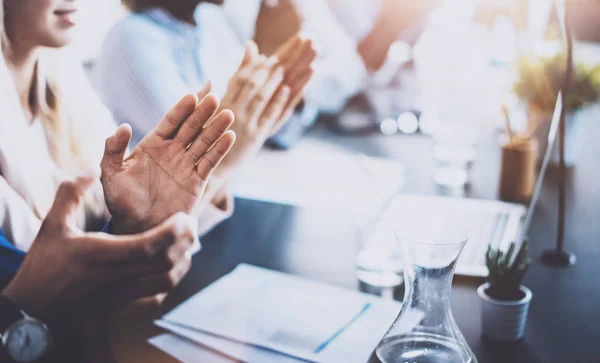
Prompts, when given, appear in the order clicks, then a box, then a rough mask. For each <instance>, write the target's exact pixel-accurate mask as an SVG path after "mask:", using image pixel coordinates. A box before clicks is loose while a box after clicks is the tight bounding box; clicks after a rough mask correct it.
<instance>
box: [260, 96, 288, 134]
mask: <svg viewBox="0 0 600 363" xmlns="http://www.w3.org/2000/svg"><path fill="white" fill-rule="evenodd" d="M289 97H290V88H289V87H288V86H283V87H280V88H279V90H277V93H276V94H275V96H274V97H273V99H272V100H271V102H270V103H269V106H268V107H267V109H266V110H265V112H264V113H263V115H262V117H261V124H260V127H261V128H266V129H268V130H271V129H272V128H273V127H274V126H275V123H277V121H279V119H280V117H281V115H283V114H284V109H285V106H286V104H287V103H288V99H289Z"/></svg>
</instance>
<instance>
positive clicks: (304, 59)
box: [286, 40, 317, 84]
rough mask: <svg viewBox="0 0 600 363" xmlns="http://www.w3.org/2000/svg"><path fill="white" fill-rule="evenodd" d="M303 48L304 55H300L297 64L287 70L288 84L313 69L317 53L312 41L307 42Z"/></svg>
mask: <svg viewBox="0 0 600 363" xmlns="http://www.w3.org/2000/svg"><path fill="white" fill-rule="evenodd" d="M303 48H304V49H303V50H302V53H300V56H299V58H298V59H297V60H296V62H295V63H294V64H293V65H291V66H290V68H288V69H287V73H286V83H288V82H289V81H288V80H292V79H297V78H299V77H301V76H302V75H303V74H304V73H305V72H306V71H308V70H309V69H310V68H311V64H312V63H313V61H314V60H315V59H316V57H317V51H316V50H315V49H314V48H313V47H312V43H311V41H310V40H309V41H307V43H306V44H305V45H304V47H303ZM288 84H289V83H288Z"/></svg>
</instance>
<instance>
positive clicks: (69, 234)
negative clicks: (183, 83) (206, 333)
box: [0, 95, 234, 362]
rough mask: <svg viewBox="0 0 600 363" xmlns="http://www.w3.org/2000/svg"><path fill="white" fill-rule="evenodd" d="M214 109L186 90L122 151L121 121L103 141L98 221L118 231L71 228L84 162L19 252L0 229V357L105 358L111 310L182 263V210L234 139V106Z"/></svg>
mask: <svg viewBox="0 0 600 363" xmlns="http://www.w3.org/2000/svg"><path fill="white" fill-rule="evenodd" d="M217 108H218V100H217V99H216V98H215V97H214V96H211V95H209V96H206V97H204V98H203V99H202V100H201V101H199V100H198V98H197V96H195V95H187V96H185V97H184V98H183V99H181V100H180V101H179V102H178V103H177V105H175V107H174V108H173V109H172V110H170V111H169V112H168V113H167V114H166V115H165V116H164V117H163V119H162V120H161V121H160V122H159V124H158V125H157V127H156V128H155V129H154V130H153V131H152V132H150V133H149V134H148V135H147V136H146V137H145V138H144V139H143V140H142V141H141V142H140V144H139V145H138V146H137V147H136V148H134V149H133V151H132V153H131V154H130V155H129V156H128V157H127V158H125V152H126V150H127V146H128V144H129V141H130V138H131V130H130V129H129V128H128V127H126V126H125V127H120V128H119V129H118V130H117V132H116V133H115V135H114V136H112V137H110V138H109V139H108V140H107V142H106V147H105V151H104V156H103V159H102V163H101V167H102V178H101V180H102V187H103V188H104V190H105V191H106V194H105V195H106V196H107V199H106V202H107V204H108V209H109V210H110V212H111V214H112V216H113V219H112V220H111V222H110V224H109V226H108V227H107V228H106V229H107V230H109V231H112V232H114V233H117V234H127V236H123V237H114V236H110V235H107V234H104V233H85V232H84V231H82V230H81V229H79V228H78V227H77V225H76V223H75V218H74V217H75V216H76V214H77V209H78V208H79V207H81V204H82V201H83V200H84V198H83V197H84V195H85V193H86V191H87V190H89V188H90V187H92V186H93V185H94V184H95V183H96V182H97V180H98V177H99V173H98V172H93V171H92V172H89V173H87V174H85V175H84V176H82V177H79V178H77V179H76V180H75V181H72V182H63V183H62V184H61V186H60V187H59V188H58V192H57V196H56V199H55V200H54V202H53V205H52V207H51V208H50V210H49V212H48V214H47V216H46V218H45V219H44V221H43V222H42V227H41V228H40V232H39V233H38V235H37V237H36V238H35V241H34V243H33V244H32V246H31V249H30V250H29V252H28V253H27V255H25V254H24V253H23V252H22V251H19V250H18V249H16V248H15V247H13V246H12V245H11V244H10V243H9V242H8V241H7V240H6V238H5V236H4V234H3V233H2V231H1V229H0V277H1V278H2V279H1V281H0V282H1V285H0V291H1V294H0V334H2V338H3V339H2V343H1V344H0V357H2V362H10V361H14V362H19V361H23V362H24V361H36V362H40V361H43V362H57V361H82V360H86V361H92V360H93V361H98V362H110V361H114V359H113V357H112V356H111V354H110V346H109V345H108V328H109V326H108V324H109V323H110V321H111V320H112V319H111V317H112V316H113V315H114V314H115V312H118V311H120V310H122V309H123V308H125V307H127V306H130V304H133V306H130V308H131V307H135V308H138V309H139V308H142V307H152V305H153V304H156V303H160V301H162V299H163V298H164V296H165V293H166V292H168V291H169V290H170V289H172V288H173V287H174V286H176V285H177V283H178V282H179V281H180V280H181V279H182V278H183V276H184V275H185V274H186V272H187V271H188V270H189V268H190V258H191V251H190V249H191V248H192V243H193V241H196V238H197V237H196V236H197V235H198V223H197V219H196V217H191V216H190V215H187V214H185V213H182V212H183V211H186V212H189V211H190V210H193V208H194V206H195V205H197V204H198V201H199V200H200V199H201V198H202V194H203V193H204V190H205V189H206V186H207V184H208V181H209V179H210V177H211V175H212V173H213V172H214V170H215V168H216V167H217V166H218V165H219V164H220V162H221V161H222V160H223V158H224V157H225V155H226V154H227V152H228V151H229V150H230V149H231V146H232V144H233V142H234V134H233V132H231V131H227V129H228V128H229V126H231V124H232V122H233V114H232V113H231V112H230V111H223V112H220V113H219V114H218V115H217V116H215V117H213V115H214V113H215V112H216V111H217ZM209 121H210V124H208V125H207V123H208V122H209ZM200 130H202V132H201V133H200ZM153 180H154V182H151V181H153ZM170 216H171V217H170ZM0 217H1V216H0ZM154 226H156V227H154ZM17 270H18V272H17ZM15 273H16V275H15ZM13 276H14V277H13ZM140 299H141V300H140ZM23 311H24V312H25V313H23ZM25 314H27V315H25ZM28 316H33V317H35V319H34V320H32V319H31V318H29V317H28ZM36 319H39V320H36ZM42 321H43V322H44V323H47V324H48V326H46V325H45V324H44V323H42ZM50 332H52V333H54V334H52V333H50ZM23 334H25V335H26V336H28V337H29V339H22V336H23ZM53 338H54V339H53ZM52 341H54V345H55V346H56V349H52V347H50V344H51V343H50V342H52ZM80 350H82V351H80ZM32 358H35V359H32ZM38 358H44V359H43V360H41V359H38Z"/></svg>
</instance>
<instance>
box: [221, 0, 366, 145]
mask: <svg viewBox="0 0 600 363" xmlns="http://www.w3.org/2000/svg"><path fill="white" fill-rule="evenodd" d="M223 11H224V13H225V16H226V19H227V22H226V23H225V24H227V26H228V27H229V32H233V34H235V37H236V38H237V39H238V43H239V44H242V43H243V42H245V41H247V40H248V39H253V40H254V41H255V42H256V44H257V45H258V48H259V49H260V51H261V52H263V53H264V54H267V55H269V54H272V53H273V52H274V51H275V50H276V49H277V48H278V47H279V46H281V44H283V43H284V42H285V41H286V40H287V39H289V38H290V37H291V36H292V35H293V34H295V33H296V32H301V33H302V34H303V35H305V36H306V37H308V38H310V39H311V40H313V42H314V45H315V48H316V49H317V54H318V55H317V59H316V60H315V65H314V69H315V75H314V77H313V79H312V80H311V81H310V83H309V85H308V87H307V90H306V93H305V95H304V103H303V107H304V110H303V113H304V114H305V115H306V117H304V118H300V119H292V120H290V122H289V123H288V124H286V125H285V128H284V129H283V130H282V132H280V133H279V134H278V135H276V137H275V138H274V139H273V140H271V141H272V142H273V143H275V144H276V145H280V144H283V145H285V144H290V145H291V144H293V143H294V142H295V141H296V140H297V139H298V138H299V137H300V136H301V135H302V133H303V131H304V129H306V128H307V127H309V126H311V125H312V124H313V123H314V121H315V119H316V116H317V114H318V113H321V114H326V115H337V114H339V113H340V111H341V110H342V109H343V108H344V106H345V105H346V103H347V101H348V100H349V99H350V98H351V97H353V96H355V95H356V94H358V93H359V92H360V91H362V89H363V88H364V86H365V82H366V80H367V77H368V73H367V69H366V68H365V65H364V63H363V61H362V59H361V58H360V56H359V54H358V53H357V50H356V49H357V43H356V41H355V40H354V39H353V38H352V37H351V36H350V35H349V34H348V32H347V31H346V30H345V29H344V27H343V26H342V25H341V24H340V23H339V22H338V20H337V18H336V17H335V16H334V14H333V13H332V12H331V9H330V8H329V6H328V4H327V2H326V1H325V0H312V1H296V0H264V1H263V0H226V1H225V4H224V7H223ZM224 31H225V30H224ZM238 47H239V46H238ZM288 139H289V140H288Z"/></svg>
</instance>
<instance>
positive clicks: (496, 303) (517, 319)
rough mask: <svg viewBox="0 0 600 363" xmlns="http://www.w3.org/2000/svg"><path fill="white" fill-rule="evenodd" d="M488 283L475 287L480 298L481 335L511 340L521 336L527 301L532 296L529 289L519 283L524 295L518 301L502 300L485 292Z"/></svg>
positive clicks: (496, 339)
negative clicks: (481, 314)
mask: <svg viewBox="0 0 600 363" xmlns="http://www.w3.org/2000/svg"><path fill="white" fill-rule="evenodd" d="M489 286H490V284H489V283H485V284H483V285H481V286H479V288H478V289H477V295H479V297H480V298H481V312H482V313H483V316H482V323H483V336H484V337H485V338H488V339H491V340H495V341H513V340H518V339H521V338H522V337H523V333H524V331H525V324H526V322H527V313H528V312H529V303H530V302H531V297H532V296H533V295H532V293H531V290H529V289H528V288H527V287H525V286H522V285H521V291H522V292H523V293H524V294H525V296H524V297H523V298H522V299H521V300H519V301H502V300H496V299H492V298H491V297H489V296H488V294H486V292H485V291H486V290H487V288H488V287H489Z"/></svg>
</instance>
